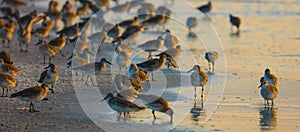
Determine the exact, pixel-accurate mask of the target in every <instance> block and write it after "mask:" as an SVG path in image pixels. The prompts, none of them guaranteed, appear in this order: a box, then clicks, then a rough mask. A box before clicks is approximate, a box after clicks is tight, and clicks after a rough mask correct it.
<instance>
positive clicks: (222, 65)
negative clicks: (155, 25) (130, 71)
mask: <svg viewBox="0 0 300 132" xmlns="http://www.w3.org/2000/svg"><path fill="white" fill-rule="evenodd" d="M178 2H179V1H177V0H175V3H176V4H175V5H168V4H165V3H161V2H155V4H156V5H166V6H167V7H169V8H171V9H172V10H174V14H173V18H174V19H173V20H172V21H170V22H169V23H168V24H167V25H166V28H169V29H170V30H171V31H172V33H173V34H175V35H176V36H178V37H179V39H180V44H181V45H182V46H183V49H184V50H183V54H182V57H181V58H180V59H179V65H180V69H175V70H173V71H171V70H166V69H162V70H161V71H158V72H155V73H154V76H155V77H156V78H157V80H160V81H155V82H150V84H151V85H150V86H151V87H149V88H145V90H144V91H142V92H143V93H151V94H156V95H162V96H163V97H164V98H166V99H167V100H168V101H169V103H170V106H171V107H172V108H174V110H175V115H174V123H173V124H170V123H169V117H168V116H167V115H164V114H161V113H157V115H158V117H159V119H157V120H155V121H153V119H152V115H151V111H150V110H145V111H142V112H136V113H133V114H132V118H131V119H127V120H124V118H121V119H120V121H118V119H117V113H116V112H113V111H112V110H111V109H110V108H109V107H108V106H107V105H106V103H104V102H101V99H102V98H100V97H101V96H102V94H101V92H100V91H99V88H98V87H95V88H91V90H90V91H89V90H85V91H81V90H80V89H77V91H76V93H77V97H78V99H79V102H80V103H81V105H82V108H83V110H84V111H85V112H86V113H87V116H88V117H89V118H90V119H92V120H93V121H94V123H95V124H97V125H99V126H100V127H101V128H103V129H104V130H108V131H109V130H111V131H113V130H115V129H118V130H120V129H121V130H122V131H137V130H143V131H164V130H170V129H173V131H182V130H186V131H260V130H261V131H263V130H271V131H295V130H296V131H297V130H299V127H300V126H299V124H300V118H299V117H300V113H299V110H300V103H299V92H300V89H299V86H300V80H299V73H300V72H299V71H300V70H299V69H300V67H299V64H300V45H299V43H300V39H299V38H300V37H299V34H300V26H298V25H299V24H300V1H298V0H289V1H286V0H276V1H268V2H262V1H246V0H244V1H236V0H229V1H228V0H215V1H212V3H213V10H212V12H211V13H209V14H208V16H209V17H210V21H209V20H207V18H205V17H204V15H203V14H200V13H199V14H190V12H192V13H197V12H198V11H196V10H192V11H190V10H191V8H189V7H190V6H191V5H194V6H198V5H201V4H205V3H206V1H198V0H188V1H187V2H190V3H189V4H191V5H189V4H186V3H185V4H178ZM38 3H41V4H38ZM42 3H43V2H41V1H38V2H37V5H41V8H46V7H47V6H46V5H45V4H42ZM179 9H180V10H179ZM176 10H177V11H178V12H180V13H177V12H176ZM134 11H135V10H134V9H133V11H131V13H130V14H129V15H128V16H126V15H124V16H121V17H129V16H132V15H134V14H133V13H132V12H134ZM230 13H232V14H233V15H237V16H240V17H241V19H242V25H241V31H240V34H239V35H236V34H232V33H231V30H230V25H229V18H228V15H229V14H230ZM108 15H109V14H108ZM189 16H197V18H198V19H199V21H200V24H199V26H198V27H197V28H196V29H195V32H196V34H197V35H198V36H197V38H196V37H190V36H188V35H187V33H188V29H187V28H186V27H185V26H184V25H185V20H186V18H187V17H189ZM118 17H120V16H114V17H112V16H108V20H110V21H111V22H113V23H116V21H118V20H121V18H118ZM153 32H155V31H153ZM156 37H157V36H155V35H153V33H152V31H145V32H143V33H141V34H140V37H139V39H138V41H137V44H140V43H142V42H144V41H145V40H150V39H154V38H156ZM206 50H215V51H218V53H219V59H218V60H217V62H216V68H215V69H216V71H215V72H216V73H215V75H209V82H208V83H207V85H206V87H205V91H204V99H203V106H202V105H201V100H200V99H199V96H198V98H197V100H196V101H197V102H196V103H195V102H194V88H193V87H192V86H191V85H190V83H189V82H190V80H189V76H190V74H187V73H186V71H188V70H189V69H190V68H192V66H193V65H194V64H200V66H201V68H202V69H203V70H205V71H207V70H208V66H207V62H206V61H205V60H204V53H205V52H206ZM107 54H108V55H112V54H113V52H109V53H107ZM146 56H147V54H145V53H142V54H138V56H137V57H136V58H134V59H133V62H136V63H138V62H142V61H143V59H142V58H144V57H146ZM96 59H98V58H96ZM266 67H268V68H270V69H271V70H272V72H273V73H274V74H275V75H277V76H278V77H279V97H278V98H277V99H276V100H275V108H274V109H266V108H264V105H263V99H262V98H261V97H260V91H259V89H257V86H258V84H259V77H260V76H262V75H263V71H264V69H265V68H266ZM117 70H118V67H117V66H113V67H112V69H111V72H112V73H113V74H114V75H115V74H117ZM123 72H124V71H123ZM114 75H113V76H111V78H112V80H113V77H114ZM78 87H80V88H82V87H88V86H85V85H84V84H80V85H78ZM75 89H76V86H75ZM100 89H101V88H100ZM223 89H224V93H223ZM198 92H200V90H199V91H198ZM80 95H81V96H80ZM86 95H95V96H88V98H86ZM95 100H96V101H95ZM220 100H221V102H220V103H219V101H220ZM215 107H217V109H215ZM86 108H88V109H86ZM100 108H101V110H100ZM192 109H193V111H194V112H193V113H191V112H190V111H191V110H192Z"/></svg>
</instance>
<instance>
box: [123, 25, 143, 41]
mask: <svg viewBox="0 0 300 132" xmlns="http://www.w3.org/2000/svg"><path fill="white" fill-rule="evenodd" d="M144 29H145V26H144V25H132V26H128V27H127V28H126V30H125V31H124V32H123V33H122V35H121V37H119V38H120V39H122V40H125V39H127V38H128V37H130V36H131V35H134V34H135V33H138V32H141V31H144Z"/></svg>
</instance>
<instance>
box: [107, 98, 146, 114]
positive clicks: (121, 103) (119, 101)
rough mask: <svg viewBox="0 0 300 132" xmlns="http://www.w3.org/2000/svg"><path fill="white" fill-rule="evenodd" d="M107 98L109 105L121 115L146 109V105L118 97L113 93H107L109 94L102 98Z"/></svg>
mask: <svg viewBox="0 0 300 132" xmlns="http://www.w3.org/2000/svg"><path fill="white" fill-rule="evenodd" d="M104 100H107V103H108V105H109V106H110V108H112V109H113V110H114V111H117V112H118V113H119V114H120V116H119V118H120V117H121V114H122V113H124V117H125V113H129V112H135V111H140V110H144V109H145V107H144V106H138V105H136V104H134V103H132V102H130V101H128V100H126V99H124V98H121V97H116V96H114V95H113V94H112V93H109V94H107V96H106V97H105V98H104V99H103V100H102V101H104Z"/></svg>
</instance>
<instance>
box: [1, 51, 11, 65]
mask: <svg viewBox="0 0 300 132" xmlns="http://www.w3.org/2000/svg"><path fill="white" fill-rule="evenodd" d="M0 59H3V61H4V63H7V64H13V60H12V57H11V55H10V54H9V53H7V52H5V51H1V52H0Z"/></svg>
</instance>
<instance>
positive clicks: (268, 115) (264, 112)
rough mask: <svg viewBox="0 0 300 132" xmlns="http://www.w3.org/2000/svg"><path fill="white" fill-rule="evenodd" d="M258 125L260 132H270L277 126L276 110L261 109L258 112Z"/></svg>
mask: <svg viewBox="0 0 300 132" xmlns="http://www.w3.org/2000/svg"><path fill="white" fill-rule="evenodd" d="M259 119H260V120H259V125H260V129H261V130H262V131H272V130H274V129H275V128H276V126H277V110H276V109H269V108H263V109H261V110H260V111H259Z"/></svg>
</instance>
